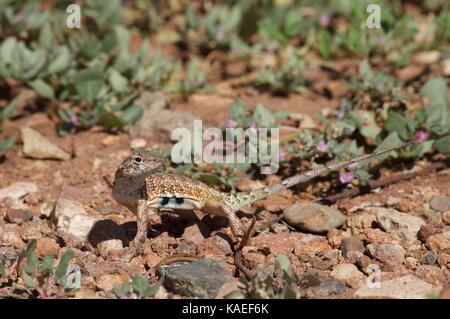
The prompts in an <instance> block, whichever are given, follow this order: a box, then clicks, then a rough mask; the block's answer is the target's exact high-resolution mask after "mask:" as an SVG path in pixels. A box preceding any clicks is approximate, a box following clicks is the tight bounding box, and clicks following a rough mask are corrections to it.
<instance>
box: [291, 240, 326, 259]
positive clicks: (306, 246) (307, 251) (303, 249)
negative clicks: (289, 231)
mask: <svg viewBox="0 0 450 319" xmlns="http://www.w3.org/2000/svg"><path fill="white" fill-rule="evenodd" d="M329 251H331V246H330V245H329V244H328V240H327V239H326V238H325V237H322V236H317V235H311V234H306V235H303V237H302V238H301V240H300V241H299V242H297V243H296V245H295V247H294V254H295V255H296V256H297V257H299V258H300V259H304V260H307V259H308V258H307V257H310V256H315V255H324V254H326V253H328V252H329Z"/></svg>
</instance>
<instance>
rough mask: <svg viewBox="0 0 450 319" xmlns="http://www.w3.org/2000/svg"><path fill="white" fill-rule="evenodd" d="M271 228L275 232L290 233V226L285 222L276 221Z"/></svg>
mask: <svg viewBox="0 0 450 319" xmlns="http://www.w3.org/2000/svg"><path fill="white" fill-rule="evenodd" d="M270 230H271V231H272V232H274V233H275V234H281V233H288V232H289V228H288V227H287V226H286V225H285V224H281V223H275V224H272V225H270Z"/></svg>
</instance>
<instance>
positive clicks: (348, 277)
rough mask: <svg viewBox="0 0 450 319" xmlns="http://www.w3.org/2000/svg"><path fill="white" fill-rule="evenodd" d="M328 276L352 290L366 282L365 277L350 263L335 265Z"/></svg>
mask: <svg viewBox="0 0 450 319" xmlns="http://www.w3.org/2000/svg"><path fill="white" fill-rule="evenodd" d="M330 275H331V277H333V278H334V279H337V280H341V281H343V282H345V283H346V284H347V285H348V286H350V287H352V288H359V287H361V285H362V284H364V283H365V282H366V276H365V275H364V274H363V273H362V272H360V271H359V270H358V268H356V266H355V265H353V264H350V263H347V264H340V265H337V266H336V267H335V268H334V269H333V271H332V272H331V274H330Z"/></svg>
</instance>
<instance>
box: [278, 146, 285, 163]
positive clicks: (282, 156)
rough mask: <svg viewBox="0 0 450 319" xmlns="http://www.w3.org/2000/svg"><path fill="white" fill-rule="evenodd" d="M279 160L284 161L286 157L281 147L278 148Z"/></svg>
mask: <svg viewBox="0 0 450 319" xmlns="http://www.w3.org/2000/svg"><path fill="white" fill-rule="evenodd" d="M279 153H280V160H282V161H284V160H285V159H286V153H285V152H284V150H283V149H282V148H280V152H279Z"/></svg>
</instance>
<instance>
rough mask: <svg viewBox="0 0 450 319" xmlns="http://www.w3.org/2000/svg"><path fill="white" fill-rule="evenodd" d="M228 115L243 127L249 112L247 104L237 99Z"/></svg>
mask: <svg viewBox="0 0 450 319" xmlns="http://www.w3.org/2000/svg"><path fill="white" fill-rule="evenodd" d="M228 113H229V116H230V118H231V119H233V120H235V121H236V122H238V123H239V124H241V125H243V124H244V122H245V118H246V116H247V111H246V109H245V104H244V102H242V100H241V99H239V98H238V99H235V100H234V101H233V103H231V105H230V108H229V110H228Z"/></svg>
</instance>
